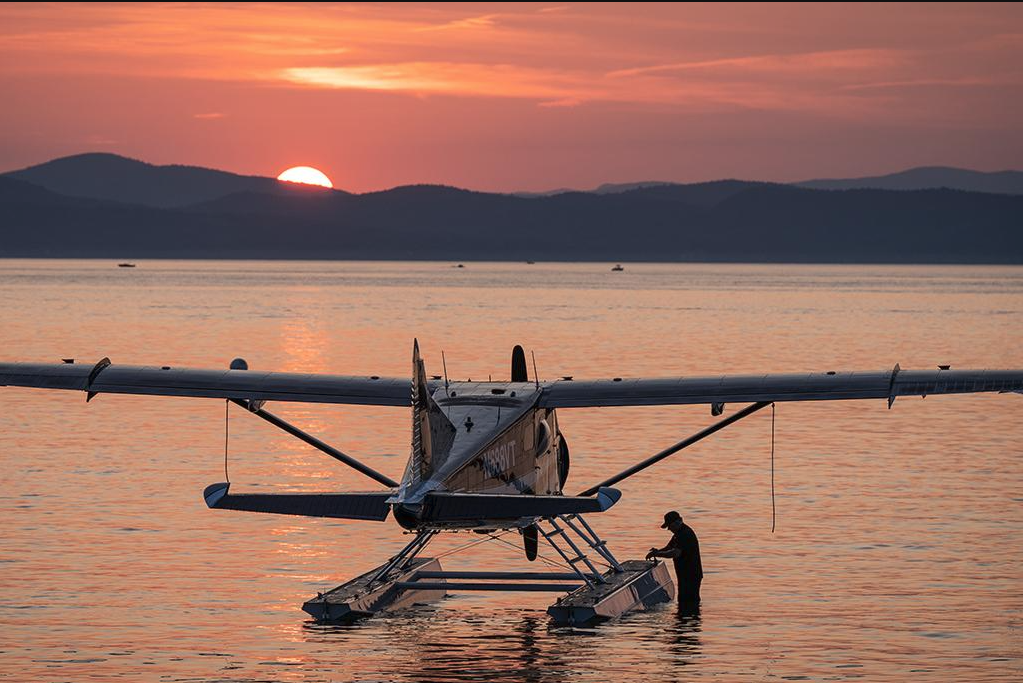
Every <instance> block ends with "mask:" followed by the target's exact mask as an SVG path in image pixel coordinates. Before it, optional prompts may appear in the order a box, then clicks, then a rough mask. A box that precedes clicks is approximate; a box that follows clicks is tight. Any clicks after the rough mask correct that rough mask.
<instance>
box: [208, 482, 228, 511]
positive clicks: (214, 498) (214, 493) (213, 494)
mask: <svg viewBox="0 0 1023 683" xmlns="http://www.w3.org/2000/svg"><path fill="white" fill-rule="evenodd" d="M230 488H231V482H221V483H219V484H210V485H209V486H207V487H206V488H205V489H204V490H203V492H202V497H203V500H205V501H206V507H208V508H211V509H212V508H215V507H217V503H219V502H220V501H221V500H223V498H224V496H226V495H227V491H228V489H230Z"/></svg>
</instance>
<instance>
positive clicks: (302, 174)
mask: <svg viewBox="0 0 1023 683" xmlns="http://www.w3.org/2000/svg"><path fill="white" fill-rule="evenodd" d="M277 180H283V181H285V182H288V183H302V184H304V185H319V186H320V187H334V183H332V182H330V178H328V177H327V176H326V175H324V173H323V172H322V171H318V170H316V169H315V168H312V167H310V166H295V167H293V168H289V169H288V170H287V171H285V172H284V173H282V174H280V175H279V176H277Z"/></svg>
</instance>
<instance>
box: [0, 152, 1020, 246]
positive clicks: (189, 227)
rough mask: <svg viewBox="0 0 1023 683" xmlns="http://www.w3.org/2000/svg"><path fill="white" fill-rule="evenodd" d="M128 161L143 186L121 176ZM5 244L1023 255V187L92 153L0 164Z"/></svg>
mask: <svg viewBox="0 0 1023 683" xmlns="http://www.w3.org/2000/svg"><path fill="white" fill-rule="evenodd" d="M90 161H95V162H97V163H96V164H95V165H90V163H88V162H90ZM63 162H67V163H63ZM72 168H78V169H79V171H80V173H85V172H88V173H90V174H92V175H94V176H96V177H95V178H93V179H89V180H87V181H86V180H83V179H81V178H80V177H77V176H76V175H75V173H72V172H71V171H70V170H69V169H72ZM110 168H112V169H114V171H113V173H112V175H109V176H105V175H104V172H105V169H110ZM129 168H133V169H135V172H136V175H137V176H138V177H137V178H135V180H133V182H134V183H135V184H136V186H140V187H142V189H140V194H141V195H142V198H141V199H139V198H133V197H132V196H131V191H130V190H129V188H128V187H124V186H118V183H119V182H120V178H121V176H119V175H118V173H122V172H123V170H124V169H129ZM54 169H59V171H60V172H59V173H55V172H53V170H54ZM171 170H173V173H172V174H171V175H167V173H168V172H169V171H171ZM142 177H144V178H148V179H149V183H148V184H146V183H143V182H142V181H141V180H139V178H142ZM30 178H34V179H35V180H34V181H30ZM55 178H57V179H59V183H60V184H58V180H55ZM103 178H106V182H103ZM166 178H172V179H174V182H170V181H167V182H169V183H170V187H169V188H162V187H161V183H162V182H164V179H166ZM201 179H210V182H209V183H208V185H206V186H203V183H202V181H201ZM44 183H45V186H44ZM89 183H92V184H91V185H90V184H89ZM115 186H117V187H115ZM58 187H60V188H63V189H64V190H65V191H60V190H58V189H57V188H58ZM90 187H94V188H98V189H97V190H96V192H95V194H92V195H89V194H88V192H89V191H90V189H89V188H90ZM67 188H72V189H74V190H75V194H77V195H78V196H72V194H71V193H69V192H70V191H69V190H67ZM163 189H167V191H166V192H164V191H163ZM196 197H198V199H195V198H196ZM185 198H189V199H195V201H185ZM143 199H144V200H145V201H143ZM147 204H148V205H147ZM9 256H73V257H106V258H159V257H167V258H323V259H334V258H337V259H344V258H381V259H382V258H388V259H392V258H393V259H410V258H414V259H440V260H467V259H491V260H526V259H533V260H536V259H544V260H602V261H615V262H617V261H628V260H656V261H775V262H786V261H820V262H937V263H950V262H955V263H962V262H981V263H1023V196H1015V195H1011V194H992V193H980V192H966V191H961V190H952V189H927V190H913V191H892V190H877V189H862V190H843V191H829V190H818V189H808V188H803V187H794V186H789V185H778V184H771V183H757V182H747V181H739V180H722V181H716V182H710V183H698V184H691V185H680V184H657V183H653V184H648V183H638V184H637V187H635V188H633V189H623V190H621V191H615V192H605V193H596V192H571V191H570V192H562V193H559V194H553V195H542V196H531V197H523V196H516V195H510V194H493V193H484V192H472V191H469V190H462V189H458V188H453V187H445V186H436V185H414V186H405V187H397V188H393V189H390V190H386V191H383V192H371V193H366V194H361V195H356V194H349V193H346V192H341V191H337V190H326V189H323V188H312V187H303V186H296V185H293V184H290V183H279V182H278V181H276V180H273V179H269V178H255V177H246V176H236V175H233V174H229V173H221V172H219V171H211V170H209V169H194V168H189V167H183V166H170V167H168V166H163V167H161V166H151V165H149V164H143V163H142V162H136V161H132V160H127V159H123V158H121V157H113V158H111V155H82V156H79V157H70V158H68V159H58V160H55V161H54V162H50V163H49V164H43V165H41V166H36V167H32V168H30V169H25V170H23V171H18V172H15V173H12V174H6V175H0V257H9Z"/></svg>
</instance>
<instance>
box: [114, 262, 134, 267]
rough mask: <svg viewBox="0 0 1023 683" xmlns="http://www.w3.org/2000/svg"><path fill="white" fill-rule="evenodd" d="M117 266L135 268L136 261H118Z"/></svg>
mask: <svg viewBox="0 0 1023 683" xmlns="http://www.w3.org/2000/svg"><path fill="white" fill-rule="evenodd" d="M117 267H118V268H134V267H135V264H134V263H118V264H117Z"/></svg>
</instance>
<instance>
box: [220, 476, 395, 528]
mask: <svg viewBox="0 0 1023 683" xmlns="http://www.w3.org/2000/svg"><path fill="white" fill-rule="evenodd" d="M230 488H231V484H229V483H222V484H211V485H210V486H207V487H206V490H205V491H203V494H202V495H203V498H205V499H206V505H208V506H209V507H211V508H216V509H218V510H246V511H248V512H272V513H276V514H279V515H302V516H304V517H336V518H339V519H365V520H371V521H374V522H382V521H384V520H385V519H387V513H388V512H389V511H390V509H391V508H390V506H389V505H387V499H388V498H390V497H391V496H393V495H394V492H393V491H381V492H376V491H373V492H368V493H240V494H236V495H230V494H228V490H229V489H230Z"/></svg>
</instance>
